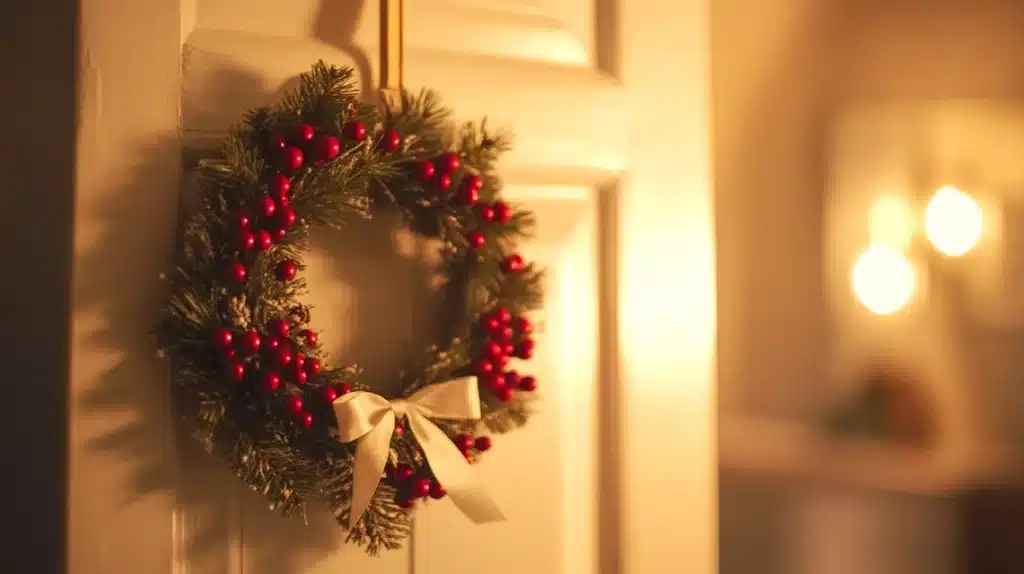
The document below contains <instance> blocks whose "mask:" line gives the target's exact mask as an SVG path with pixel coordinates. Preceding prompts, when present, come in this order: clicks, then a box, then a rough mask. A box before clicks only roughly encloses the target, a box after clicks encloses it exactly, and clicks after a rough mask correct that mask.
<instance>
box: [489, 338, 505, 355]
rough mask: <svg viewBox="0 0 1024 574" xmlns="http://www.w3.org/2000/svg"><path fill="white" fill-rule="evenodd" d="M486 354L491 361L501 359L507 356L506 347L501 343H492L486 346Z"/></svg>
mask: <svg viewBox="0 0 1024 574" xmlns="http://www.w3.org/2000/svg"><path fill="white" fill-rule="evenodd" d="M484 354H485V355H487V357H488V358H491V359H500V358H501V356H502V355H504V354H505V347H504V345H502V344H500V343H495V342H494V341H491V342H489V343H487V344H486V345H484Z"/></svg>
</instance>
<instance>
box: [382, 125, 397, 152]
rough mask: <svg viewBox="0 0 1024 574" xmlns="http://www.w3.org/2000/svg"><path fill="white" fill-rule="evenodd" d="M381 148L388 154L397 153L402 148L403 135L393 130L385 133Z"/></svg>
mask: <svg viewBox="0 0 1024 574" xmlns="http://www.w3.org/2000/svg"><path fill="white" fill-rule="evenodd" d="M380 147H381V149H383V150H384V151H386V152H396V151H398V148H400V147H402V135H401V134H399V133H398V132H397V131H395V130H393V129H389V130H387V131H385V132H384V136H383V137H382V138H381V139H380Z"/></svg>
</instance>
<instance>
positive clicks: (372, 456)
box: [348, 411, 395, 528]
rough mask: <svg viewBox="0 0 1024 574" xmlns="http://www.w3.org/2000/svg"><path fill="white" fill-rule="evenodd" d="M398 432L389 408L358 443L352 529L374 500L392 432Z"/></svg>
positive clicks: (354, 469) (350, 524)
mask: <svg viewBox="0 0 1024 574" xmlns="http://www.w3.org/2000/svg"><path fill="white" fill-rule="evenodd" d="M394 432H395V413H394V412H392V411H388V412H387V413H385V414H384V416H383V418H381V420H380V422H379V423H378V424H377V425H376V426H374V427H373V429H372V430H371V431H370V432H368V433H366V434H365V435H363V437H362V438H360V439H359V442H357V443H356V452H355V460H354V461H353V469H352V502H351V503H350V514H349V518H348V525H349V528H351V527H353V526H355V524H356V523H357V522H359V519H360V518H362V516H363V513H364V512H366V509H367V508H369V506H370V502H371V501H372V500H373V493H374V492H376V491H377V486H378V485H379V484H380V478H381V474H382V473H383V472H384V467H385V466H386V465H387V463H388V455H389V453H390V452H391V435H392V434H393V433H394Z"/></svg>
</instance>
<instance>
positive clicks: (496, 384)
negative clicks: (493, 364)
mask: <svg viewBox="0 0 1024 574" xmlns="http://www.w3.org/2000/svg"><path fill="white" fill-rule="evenodd" d="M484 380H485V382H486V384H487V388H488V389H490V390H491V392H492V393H497V392H499V391H500V390H501V389H504V388H505V387H507V386H508V383H506V382H505V375H502V374H501V373H495V374H492V375H487V377H486V378H485V379H484Z"/></svg>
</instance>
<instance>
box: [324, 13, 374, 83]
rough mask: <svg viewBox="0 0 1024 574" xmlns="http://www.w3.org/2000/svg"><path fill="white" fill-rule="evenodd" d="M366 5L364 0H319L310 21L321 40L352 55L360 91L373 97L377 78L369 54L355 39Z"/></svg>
mask: <svg viewBox="0 0 1024 574" xmlns="http://www.w3.org/2000/svg"><path fill="white" fill-rule="evenodd" d="M365 9H366V0H345V1H344V2H336V1H332V0H321V2H320V9H319V11H318V12H317V15H316V20H315V22H314V23H313V37H314V38H316V39H317V40H319V41H321V42H323V43H324V44H327V45H329V46H334V47H335V48H337V49H339V50H341V51H342V52H345V54H347V55H348V56H349V57H350V58H352V60H353V61H354V62H355V67H356V71H357V72H358V73H359V87H360V92H361V93H362V95H363V98H364V99H366V100H372V99H373V98H374V96H375V94H374V91H375V87H376V80H375V78H374V76H373V66H372V65H371V63H370V56H369V55H367V54H366V52H364V51H363V50H361V49H360V48H359V47H358V46H356V44H355V41H354V38H355V34H356V30H358V28H359V23H360V22H361V21H362V15H363V11H364V10H365Z"/></svg>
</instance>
